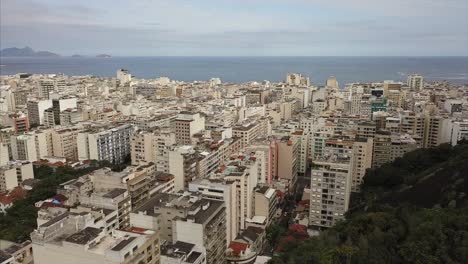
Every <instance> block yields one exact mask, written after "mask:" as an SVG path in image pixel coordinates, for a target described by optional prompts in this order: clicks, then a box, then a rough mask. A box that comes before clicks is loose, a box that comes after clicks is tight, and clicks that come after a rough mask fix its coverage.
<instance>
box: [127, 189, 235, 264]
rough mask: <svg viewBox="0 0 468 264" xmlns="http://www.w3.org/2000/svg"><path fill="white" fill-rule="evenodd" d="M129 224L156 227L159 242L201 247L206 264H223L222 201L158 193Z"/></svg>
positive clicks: (223, 210)
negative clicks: (158, 233) (178, 242)
mask: <svg viewBox="0 0 468 264" xmlns="http://www.w3.org/2000/svg"><path fill="white" fill-rule="evenodd" d="M131 219H132V222H134V223H137V224H138V225H139V226H141V227H143V228H148V229H155V228H158V230H159V231H160V238H161V241H162V242H164V241H168V242H172V243H177V241H182V242H186V243H191V244H195V245H197V246H198V247H203V248H204V249H203V250H204V252H206V263H225V256H224V252H225V250H226V210H225V208H224V202H222V201H216V200H209V199H205V198H201V197H200V196H196V195H189V194H157V195H155V196H154V197H153V198H151V199H149V200H148V201H146V203H144V204H143V205H142V206H140V207H139V208H136V209H135V210H134V211H133V212H132V214H131Z"/></svg>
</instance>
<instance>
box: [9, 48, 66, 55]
mask: <svg viewBox="0 0 468 264" xmlns="http://www.w3.org/2000/svg"><path fill="white" fill-rule="evenodd" d="M59 56H60V55H58V54H55V53H52V52H49V51H34V50H33V49H32V48H30V47H24V48H22V49H21V48H16V47H13V48H6V49H2V50H0V57H59Z"/></svg>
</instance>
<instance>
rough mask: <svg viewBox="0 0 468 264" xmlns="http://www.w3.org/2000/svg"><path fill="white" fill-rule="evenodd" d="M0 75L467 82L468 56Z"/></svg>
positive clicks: (65, 62)
mask: <svg viewBox="0 0 468 264" xmlns="http://www.w3.org/2000/svg"><path fill="white" fill-rule="evenodd" d="M0 65H2V66H0V75H6V74H16V73H18V72H28V73H64V74H67V75H88V74H90V75H96V76H107V77H109V76H115V75H116V70H117V69H120V68H124V69H128V70H129V71H130V72H131V73H132V74H133V75H135V76H137V77H139V78H157V77H159V76H167V77H169V78H171V79H174V80H183V81H193V80H207V79H209V78H211V77H220V78H221V79H222V80H223V81H227V82H246V81H263V80H270V81H280V80H283V79H284V78H285V76H286V74H287V73H289V72H298V73H303V74H305V75H307V76H309V77H310V78H311V80H312V82H313V83H315V84H319V85H321V84H323V83H324V82H325V80H326V79H327V78H328V77H329V76H336V77H337V79H338V81H339V82H340V83H341V84H344V83H349V82H359V81H381V80H405V79H406V75H407V74H410V73H419V74H422V75H424V76H425V77H426V78H427V79H429V80H447V81H449V82H451V83H457V84H467V83H468V57H113V58H91V57H88V58H86V57H85V58H71V57H59V58H0Z"/></svg>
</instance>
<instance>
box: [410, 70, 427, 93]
mask: <svg viewBox="0 0 468 264" xmlns="http://www.w3.org/2000/svg"><path fill="white" fill-rule="evenodd" d="M407 85H408V86H409V88H410V89H411V90H414V91H421V90H422V89H423V88H424V77H422V76H421V75H418V74H413V75H409V76H408V80H407Z"/></svg>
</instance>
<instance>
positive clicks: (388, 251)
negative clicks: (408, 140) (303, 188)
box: [271, 142, 468, 264]
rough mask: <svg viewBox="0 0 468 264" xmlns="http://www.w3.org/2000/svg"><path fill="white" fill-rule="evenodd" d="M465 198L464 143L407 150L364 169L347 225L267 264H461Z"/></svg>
mask: <svg viewBox="0 0 468 264" xmlns="http://www.w3.org/2000/svg"><path fill="white" fill-rule="evenodd" d="M467 193H468V144H466V142H461V144H460V145H458V146H456V147H451V146H449V145H441V146H439V147H437V148H432V149H419V150H416V151H413V152H411V153H407V154H406V155H405V156H404V157H403V158H399V159H397V160H395V161H394V162H392V163H389V164H385V165H383V166H382V167H380V168H377V169H371V170H369V171H368V173H367V174H366V177H365V183H364V186H363V191H362V193H361V194H359V195H356V196H355V197H353V202H352V208H351V210H350V211H349V213H348V215H347V220H346V221H343V222H341V223H339V224H337V225H336V226H335V227H333V228H331V229H329V230H327V231H325V232H322V233H321V234H320V236H318V237H313V238H310V239H307V240H305V241H300V240H296V241H291V242H289V243H287V244H286V245H283V248H282V251H280V252H277V253H276V254H275V257H274V258H273V260H272V261H271V262H272V263H421V264H422V263H424V264H427V263H467V261H468V206H467V205H468V197H467V196H466V194H467ZM277 233H280V232H272V234H275V235H276V234H277ZM275 238H276V237H275Z"/></svg>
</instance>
